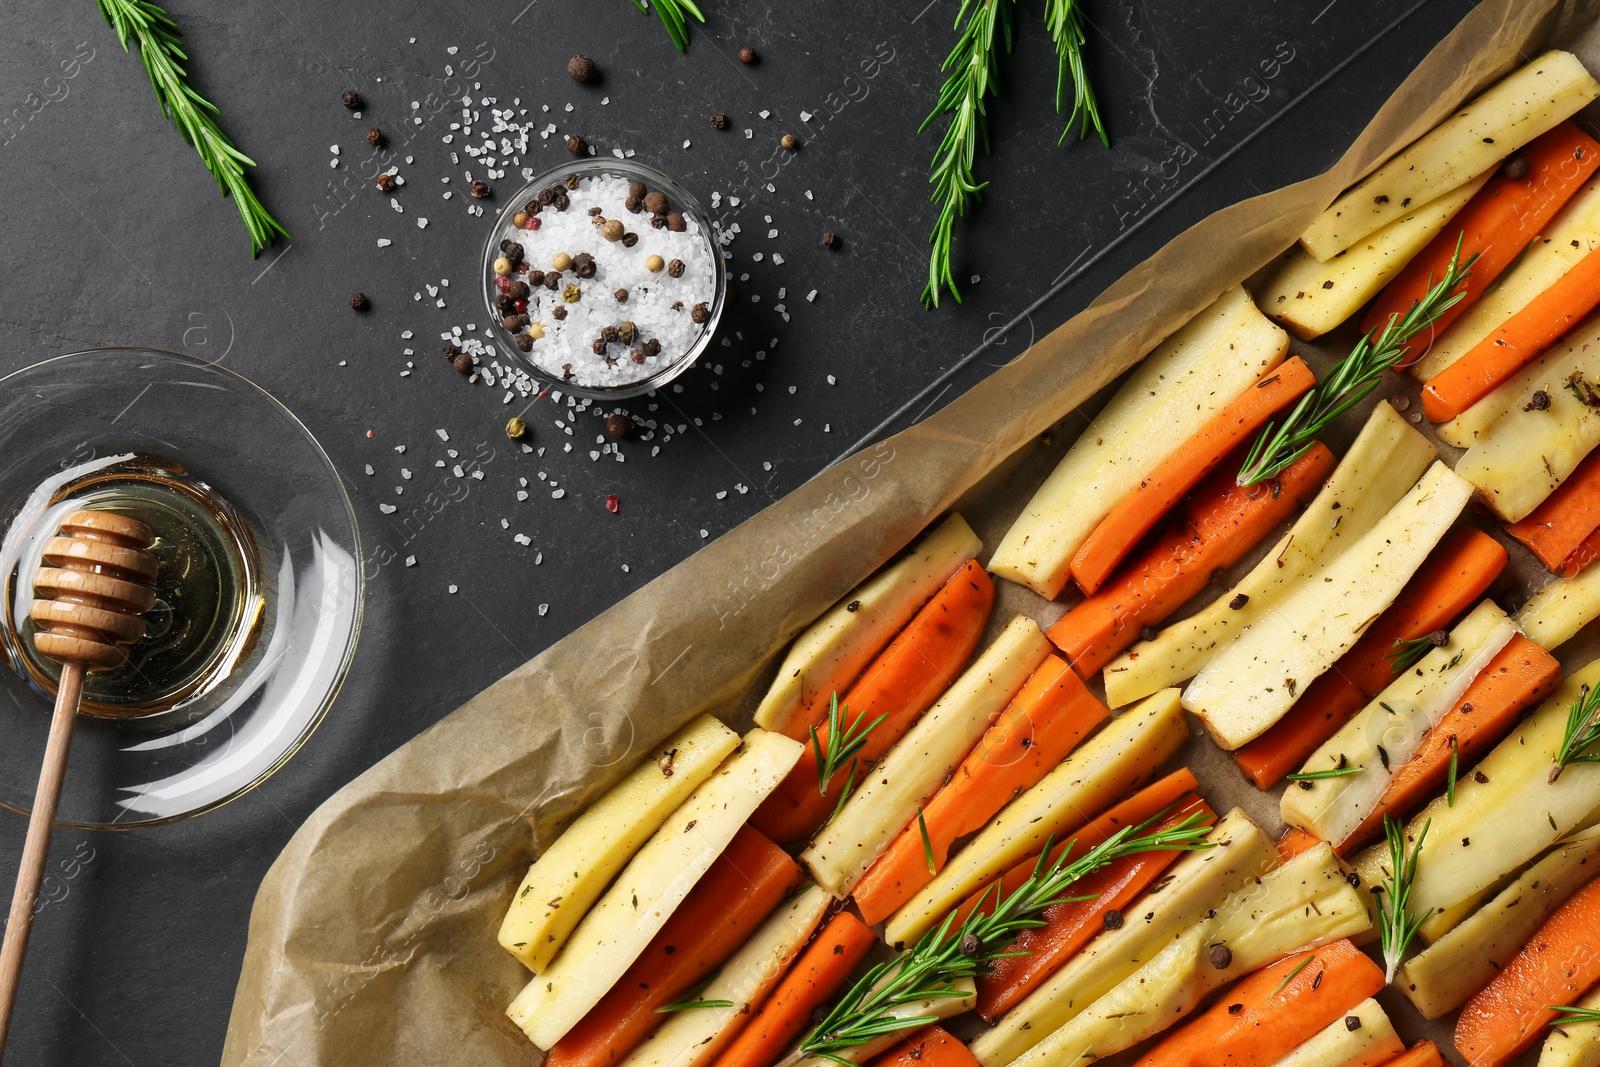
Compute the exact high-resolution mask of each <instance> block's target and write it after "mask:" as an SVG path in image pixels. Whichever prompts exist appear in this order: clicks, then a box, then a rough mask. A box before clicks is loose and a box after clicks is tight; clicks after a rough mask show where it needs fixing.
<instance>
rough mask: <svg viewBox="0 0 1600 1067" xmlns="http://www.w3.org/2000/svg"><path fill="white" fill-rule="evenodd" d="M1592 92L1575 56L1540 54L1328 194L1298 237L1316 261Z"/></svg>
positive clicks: (1468, 174)
mask: <svg viewBox="0 0 1600 1067" xmlns="http://www.w3.org/2000/svg"><path fill="white" fill-rule="evenodd" d="M1597 96H1600V85H1597V84H1596V83H1595V80H1594V79H1593V78H1591V77H1590V76H1589V72H1588V71H1587V70H1585V69H1584V67H1583V64H1582V63H1581V62H1579V60H1578V57H1577V56H1575V55H1573V54H1572V53H1570V52H1557V51H1552V52H1546V53H1545V54H1544V55H1542V56H1540V57H1539V58H1537V59H1535V60H1534V61H1533V62H1532V63H1529V64H1528V65H1527V66H1525V67H1523V68H1521V69H1520V70H1517V71H1513V72H1512V73H1511V74H1510V75H1508V76H1507V77H1505V78H1504V79H1502V80H1501V81H1499V82H1498V83H1496V84H1495V85H1493V86H1491V87H1490V88H1489V89H1488V90H1486V91H1485V92H1484V93H1483V94H1482V95H1480V96H1479V97H1477V98H1476V99H1475V100H1473V101H1471V102H1470V103H1468V104H1467V105H1466V106H1465V107H1463V108H1461V110H1459V111H1457V112H1456V113H1455V114H1454V115H1452V116H1451V117H1450V118H1448V119H1446V120H1445V121H1444V122H1441V123H1440V124H1439V125H1437V126H1435V127H1434V128H1433V129H1432V130H1429V131H1428V132H1427V133H1425V134H1423V135H1422V136H1421V137H1420V138H1418V139H1417V140H1416V141H1415V142H1413V143H1412V145H1411V147H1409V148H1407V149H1406V150H1405V151H1403V152H1401V153H1400V154H1399V155H1398V156H1396V157H1395V158H1394V159H1392V160H1390V161H1389V162H1388V163H1385V164H1384V165H1383V166H1382V167H1380V168H1378V170H1377V171H1376V172H1375V173H1373V174H1372V175H1371V176H1370V177H1368V178H1367V179H1366V180H1365V181H1363V182H1361V183H1360V184H1359V185H1357V186H1356V187H1355V188H1353V189H1351V190H1350V191H1349V192H1347V193H1345V194H1344V195H1343V196H1341V197H1339V199H1337V200H1335V201H1334V202H1333V203H1332V204H1331V205H1330V206H1329V207H1328V208H1327V210H1325V211H1324V212H1323V213H1322V214H1321V215H1318V216H1317V217H1316V219H1314V220H1313V221H1312V223H1311V225H1310V226H1309V227H1308V228H1307V229H1306V232H1305V233H1304V234H1303V235H1302V236H1301V238H1300V241H1301V243H1302V244H1304V245H1305V246H1306V248H1307V249H1309V250H1310V251H1311V254H1312V255H1314V256H1316V257H1317V258H1318V259H1328V258H1329V257H1331V256H1333V255H1334V254H1335V253H1336V252H1338V251H1339V250H1340V249H1342V248H1349V247H1350V246H1351V245H1352V244H1354V243H1355V242H1356V241H1359V240H1360V239H1361V238H1363V237H1365V236H1366V235H1367V234H1369V233H1371V232H1373V231H1374V230H1376V229H1378V228H1379V227H1380V226H1386V225H1388V224H1389V223H1391V222H1393V221H1394V220H1395V219H1397V218H1400V217H1401V216H1402V215H1404V214H1405V213H1406V212H1407V211H1409V210H1410V208H1411V206H1412V205H1413V204H1425V203H1427V202H1428V201H1429V200H1433V199H1434V198H1436V197H1438V196H1441V195H1442V194H1443V193H1444V192H1445V191H1446V190H1449V189H1454V188H1456V187H1457V186H1459V185H1462V184H1464V183H1465V182H1467V181H1468V180H1470V179H1471V178H1472V177H1473V176H1474V175H1477V174H1482V173H1483V172H1484V171H1486V170H1489V169H1490V168H1492V167H1494V166H1495V165H1496V164H1497V163H1499V162H1500V161H1501V160H1502V159H1504V158H1506V157H1507V156H1509V155H1510V154H1511V153H1512V152H1515V151H1516V150H1517V149H1518V148H1521V147H1522V146H1523V145H1525V144H1527V143H1528V142H1529V141H1531V140H1533V139H1534V138H1535V137H1537V136H1539V135H1540V134H1541V133H1544V132H1545V131H1546V130H1548V129H1550V128H1551V127H1553V126H1555V125H1556V124H1557V123H1558V122H1560V121H1561V120H1563V119H1566V118H1569V117H1571V116H1572V115H1574V114H1576V113H1577V111H1578V109H1579V108H1581V107H1583V105H1585V104H1587V103H1588V102H1589V101H1591V100H1593V99H1594V98H1595V97H1597Z"/></svg>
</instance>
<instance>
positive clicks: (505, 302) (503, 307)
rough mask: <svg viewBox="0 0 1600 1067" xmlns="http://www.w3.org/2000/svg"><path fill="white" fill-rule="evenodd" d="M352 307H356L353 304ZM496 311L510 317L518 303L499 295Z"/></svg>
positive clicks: (508, 295) (506, 295)
mask: <svg viewBox="0 0 1600 1067" xmlns="http://www.w3.org/2000/svg"><path fill="white" fill-rule="evenodd" d="M351 306H352V307H354V306H355V305H354V304H352V305H351ZM494 309H495V310H496V311H498V312H500V314H502V315H509V314H511V313H512V312H513V311H515V310H517V302H516V301H515V300H513V299H511V294H510V293H498V294H496V295H495V298H494Z"/></svg>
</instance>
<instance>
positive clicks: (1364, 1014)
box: [1272, 997, 1406, 1067]
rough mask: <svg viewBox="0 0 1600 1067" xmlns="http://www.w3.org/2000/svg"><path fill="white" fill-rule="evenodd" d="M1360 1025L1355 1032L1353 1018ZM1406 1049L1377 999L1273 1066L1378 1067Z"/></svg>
mask: <svg viewBox="0 0 1600 1067" xmlns="http://www.w3.org/2000/svg"><path fill="white" fill-rule="evenodd" d="M1352 1017H1353V1018H1355V1019H1356V1020H1357V1025H1356V1027H1355V1028H1354V1029H1351V1027H1350V1023H1349V1021H1348V1020H1349V1019H1351V1018H1352ZM1405 1050H1406V1045H1405V1042H1404V1041H1401V1040H1400V1035H1399V1034H1397V1033H1395V1032H1394V1024H1393V1023H1391V1022H1390V1021H1389V1016H1388V1015H1386V1014H1384V1010H1383V1008H1382V1007H1380V1006H1379V1004H1378V1002H1377V1001H1376V1000H1373V999H1372V998H1370V997H1369V998H1367V999H1366V1000H1363V1001H1362V1002H1361V1003H1360V1004H1357V1005H1356V1006H1355V1007H1354V1008H1351V1009H1350V1011H1349V1013H1348V1014H1347V1015H1344V1016H1341V1017H1340V1018H1338V1019H1335V1020H1333V1022H1331V1023H1329V1024H1328V1025H1327V1026H1324V1027H1323V1028H1322V1029H1321V1030H1318V1031H1317V1032H1316V1033H1315V1034H1313V1035H1312V1036H1311V1037H1310V1038H1309V1039H1307V1040H1306V1041H1304V1042H1302V1043H1301V1044H1299V1045H1297V1046H1296V1047H1295V1050H1294V1051H1293V1052H1291V1053H1289V1054H1288V1055H1287V1056H1285V1057H1284V1058H1283V1059H1281V1060H1279V1061H1278V1062H1277V1063H1275V1064H1273V1065H1272V1067H1377V1065H1378V1064H1380V1063H1387V1062H1389V1061H1390V1060H1392V1059H1394V1058H1395V1057H1396V1056H1398V1055H1400V1053H1402V1052H1404V1051H1405Z"/></svg>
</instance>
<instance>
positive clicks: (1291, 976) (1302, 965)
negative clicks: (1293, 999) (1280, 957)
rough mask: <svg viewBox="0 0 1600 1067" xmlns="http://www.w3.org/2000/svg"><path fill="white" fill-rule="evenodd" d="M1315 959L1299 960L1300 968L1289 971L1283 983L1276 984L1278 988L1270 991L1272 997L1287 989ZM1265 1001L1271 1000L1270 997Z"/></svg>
mask: <svg viewBox="0 0 1600 1067" xmlns="http://www.w3.org/2000/svg"><path fill="white" fill-rule="evenodd" d="M1316 959H1317V957H1316V956H1307V957H1306V958H1305V959H1303V960H1301V961H1300V966H1298V967H1296V968H1295V969H1294V970H1292V971H1290V972H1289V974H1288V977H1286V978H1284V980H1283V981H1281V982H1279V983H1278V988H1277V989H1274V990H1273V991H1272V996H1273V997H1275V996H1277V995H1278V994H1279V993H1282V992H1283V991H1284V990H1285V989H1287V988H1288V987H1289V983H1290V982H1292V981H1294V980H1295V978H1296V977H1297V976H1298V975H1299V974H1300V972H1301V971H1303V970H1305V969H1306V968H1307V967H1309V966H1311V964H1313V963H1315V962H1316ZM1267 999H1268V1000H1271V999H1272V997H1268V998H1267Z"/></svg>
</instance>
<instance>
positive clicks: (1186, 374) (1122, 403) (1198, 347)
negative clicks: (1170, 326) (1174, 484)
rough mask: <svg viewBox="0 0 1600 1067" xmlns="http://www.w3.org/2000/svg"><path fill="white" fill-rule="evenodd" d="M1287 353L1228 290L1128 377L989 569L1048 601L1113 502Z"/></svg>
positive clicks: (1282, 338)
mask: <svg viewBox="0 0 1600 1067" xmlns="http://www.w3.org/2000/svg"><path fill="white" fill-rule="evenodd" d="M1288 354H1289V335H1288V334H1286V333H1284V332H1283V330H1281V329H1279V328H1278V327H1277V326H1274V325H1273V324H1272V323H1270V322H1268V321H1267V318H1266V316H1264V315H1262V314H1261V312H1259V311H1257V310H1256V306H1255V305H1254V304H1252V303H1251V302H1250V294H1249V293H1247V292H1245V291H1244V290H1243V289H1240V288H1237V287H1235V288H1233V289H1229V290H1228V291H1227V292H1225V293H1223V294H1222V295H1221V296H1219V297H1217V299H1216V300H1215V301H1213V302H1212V303H1211V304H1210V306H1208V307H1206V308H1204V309H1202V310H1201V311H1199V312H1196V314H1195V316H1194V318H1192V319H1190V320H1189V321H1188V323H1187V324H1185V325H1184V326H1183V328H1182V329H1180V330H1179V331H1178V332H1177V333H1175V334H1173V335H1172V336H1171V337H1169V338H1168V339H1167V340H1166V341H1165V342H1163V343H1162V344H1161V345H1159V346H1158V347H1157V348H1156V349H1155V350H1154V351H1152V352H1151V353H1150V354H1149V355H1147V356H1145V357H1144V360H1143V362H1141V363H1140V364H1139V365H1138V366H1136V367H1135V368H1134V369H1133V374H1132V377H1130V378H1129V379H1128V381H1127V382H1126V384H1124V385H1123V386H1122V388H1121V389H1119V390H1117V394H1116V395H1115V396H1113V397H1112V398H1111V400H1110V401H1109V402H1108V403H1107V404H1106V406H1105V408H1104V409H1103V410H1102V411H1101V412H1100V414H1099V415H1097V416H1095V418H1094V420H1093V421H1092V422H1091V423H1090V425H1089V427H1088V428H1087V429H1086V430H1084V432H1083V435H1082V436H1081V437H1079V438H1078V440H1077V443H1076V444H1074V445H1073V446H1072V448H1071V449H1070V450H1068V452H1067V454H1066V455H1065V456H1063V457H1062V459H1061V462H1060V463H1059V464H1057V465H1056V469H1055V470H1054V471H1053V472H1051V474H1050V477H1048V478H1046V479H1045V481H1044V484H1043V485H1041V486H1040V487H1039V489H1038V491H1037V492H1035V493H1034V495H1033V499H1032V500H1030V501H1028V503H1027V505H1026V506H1025V507H1024V508H1023V509H1022V514H1021V515H1019V516H1017V520H1016V522H1014V523H1012V525H1011V529H1010V530H1009V531H1007V532H1006V535H1005V537H1004V539H1002V540H1001V542H1000V547H999V548H997V549H995V552H994V558H992V559H991V560H990V561H989V570H990V571H992V572H993V573H995V574H998V575H1000V576H1001V577H1002V578H1009V579H1011V580H1012V581H1013V582H1017V583H1018V584H1020V585H1025V586H1027V587H1028V588H1029V589H1032V590H1033V591H1034V592H1035V593H1038V594H1039V595H1040V596H1043V597H1049V598H1051V599H1054V598H1055V597H1056V596H1058V595H1060V593H1061V590H1062V589H1064V588H1066V585H1067V581H1068V579H1069V578H1070V577H1071V563H1072V555H1073V553H1074V552H1076V551H1077V550H1078V546H1080V545H1081V544H1083V542H1084V539H1085V538H1087V537H1088V536H1089V534H1090V533H1092V532H1093V531H1094V528H1095V526H1096V524H1098V523H1099V522H1100V520H1101V519H1103V518H1105V517H1106V515H1107V513H1109V512H1110V511H1111V509H1112V507H1113V506H1115V505H1116V503H1117V501H1118V500H1121V499H1122V497H1123V496H1125V495H1126V494H1127V493H1128V492H1129V491H1130V490H1132V489H1134V488H1135V487H1136V486H1138V484H1139V479H1140V478H1143V477H1144V476H1145V475H1147V474H1149V473H1150V472H1151V471H1152V470H1154V469H1155V468H1156V466H1157V465H1158V464H1160V462H1161V461H1162V460H1163V459H1165V458H1166V457H1167V456H1168V455H1170V454H1171V452H1172V450H1173V449H1174V448H1176V447H1177V446H1178V445H1179V444H1181V443H1182V442H1183V440H1184V439H1185V438H1187V437H1189V435H1191V434H1193V433H1194V432H1195V431H1196V430H1198V429H1200V427H1201V426H1204V425H1205V423H1206V422H1207V420H1209V419H1210V418H1211V416H1213V415H1215V414H1216V413H1217V412H1218V411H1220V410H1221V409H1222V408H1223V407H1225V406H1227V405H1228V404H1229V403H1230V402H1232V401H1233V399H1234V398H1235V397H1237V396H1238V395H1239V394H1240V393H1242V392H1244V390H1245V389H1247V388H1249V387H1250V385H1251V383H1253V382H1254V381H1255V380H1256V379H1257V378H1258V377H1260V376H1261V375H1262V374H1264V373H1265V372H1266V371H1268V370H1270V369H1272V368H1273V367H1275V366H1277V365H1278V364H1279V363H1281V362H1283V359H1284V357H1285V356H1287V355H1288Z"/></svg>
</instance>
